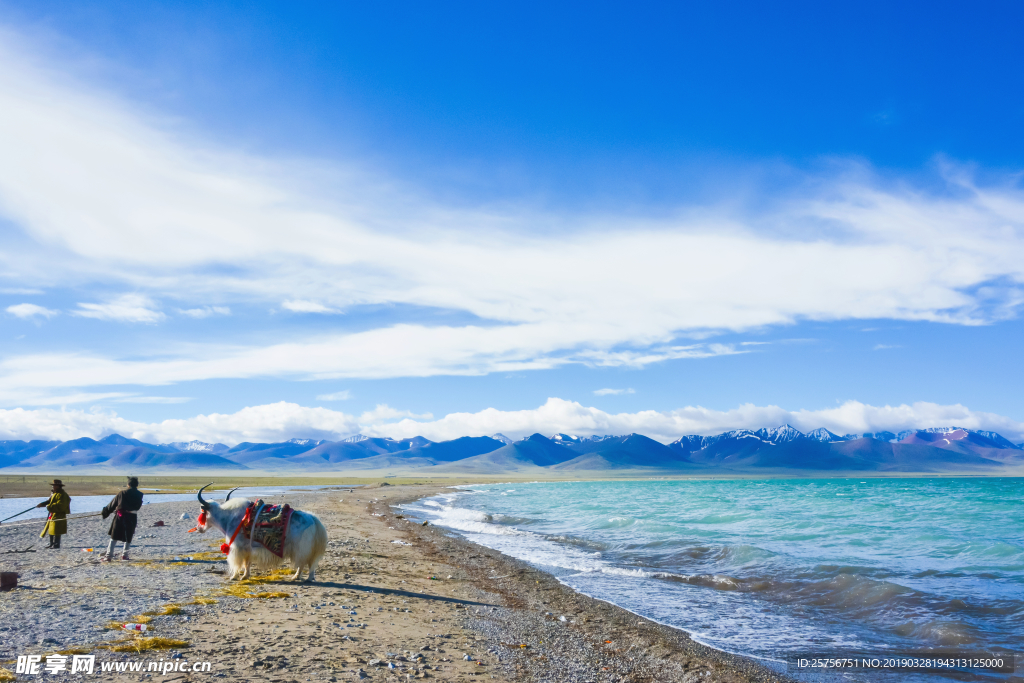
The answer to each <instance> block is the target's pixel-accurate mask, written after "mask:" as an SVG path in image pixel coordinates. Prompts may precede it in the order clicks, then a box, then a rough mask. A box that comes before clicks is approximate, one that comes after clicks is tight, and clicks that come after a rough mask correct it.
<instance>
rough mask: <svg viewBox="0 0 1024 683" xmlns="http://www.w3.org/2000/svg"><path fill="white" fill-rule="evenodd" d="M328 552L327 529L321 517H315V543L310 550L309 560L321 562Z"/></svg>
mask: <svg viewBox="0 0 1024 683" xmlns="http://www.w3.org/2000/svg"><path fill="white" fill-rule="evenodd" d="M326 552H327V529H326V528H325V527H324V524H323V522H321V521H320V518H319V517H313V545H312V548H311V549H310V552H309V562H314V563H315V562H319V561H320V558H322V557H323V556H324V553H326Z"/></svg>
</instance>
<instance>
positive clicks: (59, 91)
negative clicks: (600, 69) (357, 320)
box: [0, 37, 1024, 438]
mask: <svg viewBox="0 0 1024 683" xmlns="http://www.w3.org/2000/svg"><path fill="white" fill-rule="evenodd" d="M13 38H14V37H12V40H9V41H5V45H4V46H3V47H0V147H2V148H3V149H4V155H3V159H2V160H0V216H2V217H3V218H4V219H6V220H5V221H4V225H3V227H0V234H2V235H3V236H4V238H5V249H4V250H3V253H0V284H10V285H11V286H14V285H17V286H19V287H30V288H39V287H41V288H55V287H76V286H80V285H84V284H89V285H90V286H93V285H96V284H97V283H99V284H100V285H102V291H103V292H106V293H107V298H104V299H102V301H101V302H100V303H95V302H84V303H80V304H78V307H77V308H74V309H71V310H70V311H69V312H70V314H71V315H72V316H78V317H86V318H91V319H93V320H101V321H104V322H106V323H109V324H111V325H166V324H168V321H169V319H170V316H168V315H167V313H165V312H164V309H166V310H171V309H172V308H173V309H176V310H179V311H181V312H182V314H183V315H185V316H186V317H192V318H196V319H199V318H205V319H209V320H215V319H216V318H218V317H222V318H224V319H227V316H228V315H229V313H230V312H231V310H232V308H231V307H234V306H237V305H243V304H245V305H261V306H266V308H267V310H273V311H277V314H279V315H303V314H305V315H310V314H319V315H321V316H323V315H324V314H336V313H345V312H346V311H350V310H352V309H353V308H355V307H359V306H390V307H396V308H395V310H401V308H400V307H403V306H404V307H411V308H415V309H429V310H440V311H450V312H454V313H455V314H458V315H459V316H462V318H464V319H465V322H461V323H445V324H428V323H424V322H421V321H411V322H410V321H405V320H403V319H402V318H401V316H400V314H398V313H396V314H395V315H394V317H392V318H390V319H384V318H382V319H381V320H380V321H378V322H377V323H376V324H375V325H374V326H373V327H372V329H365V330H360V331H354V332H329V331H327V332H325V331H323V330H318V331H317V332H315V333H313V332H308V331H307V332H303V333H302V334H301V336H299V337H297V338H290V339H288V340H287V341H282V342H279V343H270V342H267V341H265V337H264V341H262V342H259V343H251V344H244V345H243V344H225V343H220V342H217V341H199V342H196V341H193V340H189V341H188V343H186V342H184V341H175V340H173V339H169V340H168V341H167V342H166V343H165V344H163V345H161V346H158V347H152V348H146V349H135V350H134V351H133V354H132V356H131V357H127V356H124V355H119V354H118V353H114V352H112V351H110V350H108V349H105V348H95V349H91V350H85V349H76V350H75V351H74V352H70V351H69V352H63V353H62V352H58V351H52V350H50V351H46V352H40V353H36V354H30V355H14V356H8V357H6V358H5V359H4V360H3V362H2V363H0V385H2V386H3V387H4V389H3V390H2V392H0V393H2V395H0V402H2V404H4V405H45V404H54V405H56V404H62V403H68V402H70V401H72V400H75V399H76V397H83V396H93V397H95V396H97V395H100V393H102V392H97V391H95V390H90V389H89V388H90V387H97V386H104V385H105V386H110V385H138V386H154V385H160V384H172V383H176V382H182V381H193V380H204V379H215V378H251V377H278V378H290V379H312V378H345V377H362V378H390V377H427V376H434V375H459V374H461V375H472V374H485V373H493V372H508V371H522V370H530V369H546V368H554V367H559V366H562V365H565V364H570V363H573V364H585V365H595V366H626V367H644V366H646V365H649V364H651V363H657V362H661V361H665V360H669V359H680V358H702V357H708V356H713V355H723V354H734V353H742V352H744V351H745V350H746V347H743V346H741V345H736V346H733V345H725V344H714V343H710V342H707V341H702V342H700V343H694V340H695V339H697V338H700V339H705V340H706V339H707V337H708V335H713V334H714V333H715V332H720V331H733V332H737V331H739V332H742V331H748V330H756V329H759V328H763V327H765V326H772V325H787V324H791V323H794V322H798V321H802V320H815V321H835V320H844V319H879V318H882V319H895V320H913V321H937V322H945V323H953V324H960V325H982V324H987V323H991V322H994V321H998V320H1002V319H1005V318H1009V317H1013V316H1015V315H1016V314H1017V312H1018V311H1019V308H1020V306H1021V304H1022V302H1024V290H1022V283H1024V192H1022V191H1021V189H1020V188H1019V186H1018V185H1017V184H1016V183H1017V180H1016V176H1014V175H1012V174H1007V175H1006V176H1005V177H997V178H994V179H993V178H991V177H989V178H988V179H986V180H984V181H980V180H977V179H976V177H975V176H974V175H972V174H971V173H969V172H967V170H965V169H964V168H961V167H958V166H956V165H951V164H943V163H939V164H938V168H937V172H936V174H935V177H932V178H928V179H926V180H925V181H921V182H916V183H915V182H912V181H911V180H909V179H905V178H898V177H895V178H894V177H890V176H886V175H885V174H881V173H878V172H875V171H873V170H872V169H870V168H868V167H866V166H864V165H863V164H859V163H854V162H848V163H844V162H837V163H836V164H835V165H834V166H832V167H831V169H829V170H822V171H819V172H817V173H816V174H812V173H805V174H799V173H796V172H794V171H792V169H789V172H790V174H795V175H798V176H799V175H802V179H801V180H800V181H798V182H795V183H791V184H790V185H789V186H788V187H785V188H781V189H779V188H776V189H774V190H773V191H772V192H771V193H768V192H761V193H759V195H758V196H757V197H755V198H754V199H753V200H751V201H749V202H739V201H735V200H731V201H722V202H718V203H716V204H714V205H708V206H679V207H677V208H676V209H675V210H672V211H669V212H665V211H660V212H658V213H657V214H654V215H651V214H649V213H644V212H639V213H630V212H627V211H611V210H596V209H595V210H568V209H552V208H546V207H544V206H537V205H533V204H531V203H530V202H527V201H512V200H509V201H504V202H502V203H494V204H479V205H467V204H466V203H465V202H461V203H460V202H451V201H449V202H445V201H441V200H439V199H436V198H433V197H431V196H430V195H429V194H428V193H426V192H424V191H423V190H421V189H418V188H415V187H410V186H409V185H408V184H406V183H403V182H402V181H400V180H398V179H394V178H386V177H381V176H380V175H379V174H375V173H373V172H372V170H368V169H366V168H363V167H362V166H361V165H360V164H358V163H356V162H344V161H334V162H332V163H330V164H325V163H324V162H322V161H316V160H302V159H287V160H283V159H280V158H269V157H260V156H256V155H252V154H242V153H240V152H237V151H235V150H232V149H225V148H224V147H222V146H219V145H217V144H214V143H212V142H211V141H210V140H208V139H205V138H204V137H203V136H202V135H201V134H199V133H196V132H194V131H189V130H187V129H185V127H184V126H183V125H181V124H180V123H175V124H171V123H168V121H167V120H166V119H165V118H161V117H159V116H157V115H155V114H153V113H150V112H145V111H144V110H142V109H141V108H140V107H137V106H134V105H132V104H130V103H127V102H125V101H124V100H123V99H121V98H119V97H118V96H116V95H115V94H111V93H108V92H105V91H102V90H99V89H96V88H92V87H89V86H86V85H83V84H82V83H80V82H76V81H75V80H74V79H72V78H69V77H68V76H66V75H64V74H63V73H62V72H61V70H60V69H59V68H56V67H54V66H50V65H48V64H47V63H46V61H45V60H41V59H39V58H37V57H32V56H30V55H31V51H30V50H28V49H27V48H26V45H25V44H24V43H23V42H20V41H19V40H17V39H13ZM53 169H61V172H60V173H54V172H53ZM977 177H982V174H977ZM726 190H728V188H726ZM738 192H739V191H738V189H737V191H736V192H735V193H730V192H728V191H723V195H725V196H730V195H731V194H738ZM111 292H115V293H114V294H110V293H111ZM116 292H121V293H120V294H118V293H116ZM97 298H99V294H97ZM31 306H36V307H35V308H32V307H31ZM6 310H7V313H8V314H9V315H12V316H17V317H22V318H31V319H33V320H35V321H37V322H39V323H40V324H48V323H47V318H48V317H50V316H52V315H53V314H54V311H53V310H51V309H48V308H45V307H41V306H38V305H35V304H29V303H24V304H18V305H15V306H12V307H9V308H7V309H6ZM86 400H88V399H86ZM301 410H314V409H301ZM764 410H768V409H764ZM238 414H241V413H238ZM238 414H236V415H238ZM637 415H643V413H638V414H637ZM449 417H450V416H449ZM195 419H196V420H199V418H195ZM318 419H319V418H318ZM345 419H348V418H347V417H346V418H345ZM444 419H445V420H447V419H449V418H444ZM452 419H453V420H454V418H452ZM474 419H477V418H474ZM479 419H483V418H479ZM574 419H575V418H574ZM579 419H580V420H582V423H583V424H586V419H585V418H582V417H581V418H579ZM595 419H596V418H595ZM602 419H604V418H602ZM624 419H625V418H624ZM673 419H675V418H673ZM680 419H683V418H680ZM687 419H688V418H687ZM781 419H782V418H780V420H781ZM785 419H790V418H785ZM628 421H629V420H626V422H628ZM470 422H472V421H470ZM961 422H963V421H962V420H961ZM314 423H316V420H313V422H312V423H311V426H312V424H314ZM197 424H198V423H197ZM431 424H432V425H437V426H436V427H432V428H436V429H444V428H445V427H444V426H443V425H444V424H445V423H444V422H443V421H438V422H437V423H431ZM474 424H475V423H474ZM815 426H821V425H815ZM915 426H917V425H915ZM325 428H327V427H325ZM396 428H404V427H401V425H399V426H397V427H396ZM240 429H242V431H244V428H240ZM329 429H332V430H333V429H335V427H329ZM503 429H507V428H503ZM128 431H131V430H128ZM492 431H493V430H492ZM612 431H614V430H612ZM648 431H652V430H650V429H649V430H648ZM653 431H656V432H658V433H661V434H667V433H669V431H671V430H668V429H667V427H664V428H662V427H659V428H658V429H657V430H653ZM239 433H241V432H239ZM182 438H184V437H182ZM197 438H198V436H197ZM211 438H212V437H211ZM217 438H221V437H217Z"/></svg>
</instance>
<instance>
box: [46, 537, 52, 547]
mask: <svg viewBox="0 0 1024 683" xmlns="http://www.w3.org/2000/svg"><path fill="white" fill-rule="evenodd" d="M52 548H53V536H50V545H48V546H46V549H47V550H50V549H52Z"/></svg>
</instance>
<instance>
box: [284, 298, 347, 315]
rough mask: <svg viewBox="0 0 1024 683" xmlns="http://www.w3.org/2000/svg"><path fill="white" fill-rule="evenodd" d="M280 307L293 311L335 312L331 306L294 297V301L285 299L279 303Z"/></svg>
mask: <svg viewBox="0 0 1024 683" xmlns="http://www.w3.org/2000/svg"><path fill="white" fill-rule="evenodd" d="M281 308H283V309H285V310H288V311H291V312H293V313H337V312H338V311H336V310H335V309H333V308H330V307H329V306H324V305H323V304H320V303H317V302H315V301H303V300H301V299H296V300H294V301H285V302H283V303H282V304H281Z"/></svg>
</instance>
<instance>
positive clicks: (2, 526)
mask: <svg viewBox="0 0 1024 683" xmlns="http://www.w3.org/2000/svg"><path fill="white" fill-rule="evenodd" d="M102 514H103V513H102V512H96V513H93V514H91V515H79V516H78V517H65V518H64V519H63V520H60V519H58V520H57V521H58V522H62V521H71V520H72V519H86V518H87V517H99V516H100V515H102ZM46 521H47V520H46V519H43V518H42V517H36V518H35V519H29V520H26V521H24V522H14V523H12V524H0V531H3V530H4V529H10V528H11V527H13V526H26V525H29V524H39V522H44V523H45V522H46ZM49 521H51V522H52V521H54V520H52V519H51V520H49Z"/></svg>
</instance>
